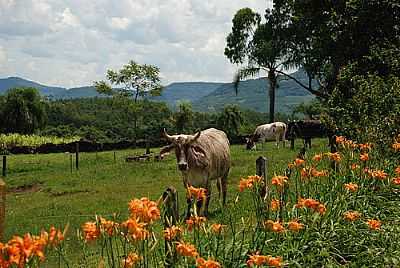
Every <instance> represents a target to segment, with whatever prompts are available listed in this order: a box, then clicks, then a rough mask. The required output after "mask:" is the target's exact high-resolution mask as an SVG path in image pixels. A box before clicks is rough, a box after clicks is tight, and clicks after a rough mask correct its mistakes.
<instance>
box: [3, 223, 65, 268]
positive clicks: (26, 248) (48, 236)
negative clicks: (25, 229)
mask: <svg viewBox="0 0 400 268" xmlns="http://www.w3.org/2000/svg"><path fill="white" fill-rule="evenodd" d="M65 232H66V229H65V230H64V233H62V232H61V231H60V230H58V229H56V228H55V227H51V228H50V231H49V233H47V232H46V231H42V232H41V234H40V236H33V235H31V234H29V233H27V234H25V235H24V237H20V236H14V237H13V238H12V239H11V240H10V241H8V242H7V243H6V244H3V243H0V267H14V266H13V265H16V267H25V264H26V263H29V262H30V261H31V260H32V259H33V258H35V257H37V258H39V261H44V259H45V255H44V251H45V249H46V247H47V246H56V245H58V244H59V243H61V242H62V241H63V240H64V235H65Z"/></svg>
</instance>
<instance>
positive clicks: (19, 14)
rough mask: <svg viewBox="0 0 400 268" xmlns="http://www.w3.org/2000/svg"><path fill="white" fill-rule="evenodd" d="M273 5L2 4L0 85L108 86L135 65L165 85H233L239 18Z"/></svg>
mask: <svg viewBox="0 0 400 268" xmlns="http://www.w3.org/2000/svg"><path fill="white" fill-rule="evenodd" d="M270 6H271V0H268V1H261V0H258V1H256V0H247V1H246V0H213V1H209V0H118V1H111V0H0V78H5V77H8V76H19V77H23V78H26V79H29V80H33V81H36V82H39V83H42V84H46V85H52V86H63V87H76V86H84V85H91V84H93V81H97V80H104V79H105V73H106V71H107V70H108V69H113V70H118V69H119V68H121V67H122V66H123V65H124V64H126V63H128V61H130V60H134V61H136V62H138V63H140V64H144V63H145V64H152V65H156V66H158V67H159V68H160V76H161V78H162V81H163V84H165V85H167V84H169V83H171V82H181V81H215V82H230V81H232V78H233V74H234V72H235V70H236V69H237V66H235V65H233V64H231V63H230V62H229V60H228V59H227V58H226V57H225V56H224V48H225V45H226V36H227V35H228V34H229V32H230V31H231V28H232V18H233V16H234V14H235V13H236V11H237V10H239V9H240V8H244V7H250V8H252V9H253V10H255V11H257V12H258V13H260V14H264V10H265V8H267V7H270Z"/></svg>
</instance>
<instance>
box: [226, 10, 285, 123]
mask: <svg viewBox="0 0 400 268" xmlns="http://www.w3.org/2000/svg"><path fill="white" fill-rule="evenodd" d="M281 8H283V6H282V5H281V4H280V3H279V2H275V3H274V7H273V9H267V10H266V12H265V21H262V20H261V16H260V15H259V14H258V13H256V12H254V11H252V10H251V9H250V8H243V9H240V10H239V11H237V13H236V14H235V16H234V18H233V20H232V23H233V26H232V32H231V33H229V35H228V37H227V39H226V41H227V44H226V48H225V56H227V57H228V59H229V60H230V61H231V62H232V63H236V64H245V67H244V68H242V69H240V70H239V71H238V73H237V75H236V78H235V80H236V81H235V85H236V90H237V85H238V83H239V81H240V80H241V79H244V78H246V77H249V76H254V75H257V74H258V73H260V71H264V72H265V73H266V74H267V78H268V82H269V102H270V103H269V121H270V122H274V119H275V116H274V115H275V91H276V89H277V87H278V72H277V71H278V70H280V71H281V70H284V69H285V68H286V67H288V66H287V61H286V54H287V46H286V44H287V42H286V41H285V39H286V35H287V34H288V32H287V24H286V23H285V22H286V17H285V16H284V12H283V10H282V9H281Z"/></svg>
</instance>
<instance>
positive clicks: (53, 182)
mask: <svg viewBox="0 0 400 268" xmlns="http://www.w3.org/2000/svg"><path fill="white" fill-rule="evenodd" d="M299 143H300V142H299V141H298V143H297V145H298V147H297V148H296V149H295V150H294V151H291V150H290V149H289V148H280V149H277V148H275V146H273V143H268V144H266V146H265V147H264V148H263V149H262V150H258V151H246V150H245V149H244V146H232V147H231V153H232V169H231V173H230V176H229V191H228V205H227V207H226V208H224V209H221V207H220V204H219V202H218V201H217V200H218V195H213V196H212V201H211V206H210V212H211V215H210V219H209V221H210V222H211V223H223V224H226V225H229V224H230V222H234V223H240V222H243V221H246V222H247V221H248V219H249V220H250V222H252V221H255V219H254V215H253V210H254V209H255V208H254V203H253V200H254V199H253V198H252V193H251V192H244V193H241V194H240V195H239V191H238V184H239V180H240V178H241V177H247V176H248V175H253V174H255V160H256V159H257V157H259V156H260V155H263V156H266V157H267V158H268V178H269V179H270V178H272V177H273V176H274V175H282V174H283V171H284V170H285V169H286V167H287V164H288V163H289V162H292V161H293V160H294V159H295V158H296V155H297V153H298V151H299V149H300V147H299V146H300V144H299ZM158 150H159V149H158V148H154V149H152V151H153V152H158ZM142 151H143V150H136V151H135V150H126V151H117V152H116V159H115V161H114V152H101V153H81V154H80V168H79V171H76V170H75V168H73V170H72V171H71V166H70V155H69V154H48V155H18V156H9V157H8V163H9V170H8V176H7V178H6V179H5V181H6V183H7V187H8V193H7V202H6V204H7V206H6V228H5V238H6V239H7V240H8V239H10V238H11V237H12V235H13V234H19V235H22V234H24V233H27V232H31V233H33V234H38V233H40V231H41V229H42V228H45V229H48V228H49V227H50V226H51V225H55V226H56V227H58V228H61V229H62V228H64V226H65V225H66V224H67V223H69V224H70V226H69V231H68V234H67V236H66V237H67V241H66V243H65V251H66V255H67V257H68V258H69V259H70V260H71V263H76V264H77V263H78V262H79V260H80V258H81V257H82V256H81V252H80V249H79V248H80V247H81V242H79V241H78V239H77V238H76V230H77V229H79V228H80V227H81V225H82V224H83V223H84V222H87V221H93V220H94V216H95V215H101V216H104V217H106V218H116V219H126V218H127V217H128V215H129V213H128V209H127V207H128V202H129V200H131V199H133V198H140V197H149V198H150V199H151V200H157V199H158V198H159V197H160V195H161V194H162V193H163V191H164V190H165V189H166V188H167V187H168V186H170V185H172V186H174V187H176V188H177V190H178V192H179V194H180V195H179V199H180V211H181V214H183V211H184V209H185V207H186V202H185V191H184V189H183V186H182V181H181V176H180V173H179V172H178V170H177V168H176V161H175V157H174V156H173V155H170V156H169V157H167V158H166V159H165V160H163V161H161V162H154V161H149V162H133V163H126V162H125V161H124V159H125V157H126V156H127V155H132V154H139V153H142ZM326 151H328V148H327V147H326V140H317V141H315V142H314V144H313V148H312V150H311V151H309V152H308V155H309V156H310V157H312V156H313V155H314V154H315V153H320V152H326ZM392 167H393V166H391V167H390V168H392ZM338 178H339V177H338ZM341 179H345V178H341ZM346 180H347V181H349V178H348V179H346ZM330 183H331V182H330ZM330 185H331V186H332V185H333V187H336V188H330V186H329V187H324V185H323V183H319V184H318V187H317V186H315V188H308V194H309V196H313V197H314V198H316V197H319V198H321V199H323V200H324V202H326V203H328V205H327V209H328V213H327V214H328V215H329V216H328V217H321V218H320V217H319V216H318V217H317V216H316V215H311V216H310V217H311V218H309V216H306V215H302V214H300V215H297V214H296V215H297V216H299V217H300V218H303V216H304V217H305V218H304V219H305V220H311V221H312V222H313V223H315V221H317V222H318V224H317V223H315V224H316V225H315V226H311V225H310V226H309V230H308V232H307V233H305V234H304V236H302V237H301V236H298V237H294V238H293V237H290V239H288V240H287V241H290V243H289V242H288V243H286V242H285V238H288V236H287V235H286V234H285V235H284V236H282V237H277V236H273V237H271V238H270V240H268V241H270V242H271V243H276V244H275V245H269V246H266V247H265V248H266V249H267V250H272V249H274V250H275V252H274V253H273V254H272V253H269V254H271V255H279V256H283V258H284V260H285V261H287V262H286V265H288V266H293V267H296V266H297V267H309V266H310V265H311V266H314V264H315V267H321V266H325V267H335V266H342V265H343V266H345V267H360V266H362V265H364V266H365V265H366V266H368V267H372V266H375V267H395V266H398V265H399V257H398V256H399V253H400V247H399V246H400V244H399V239H400V236H399V232H400V228H399V218H400V208H399V199H400V198H399V194H398V193H399V192H398V190H396V189H393V188H392V187H390V186H388V188H387V189H377V190H376V193H372V194H371V193H367V192H366V191H364V190H362V191H360V194H359V195H358V196H357V198H356V199H352V198H351V196H350V195H347V194H346V193H344V190H343V189H342V188H340V187H341V186H342V184H340V185H339V184H338V183H336V182H333V184H330ZM296 187H297V186H296ZM310 189H311V192H310ZM313 189H315V190H316V191H319V192H313ZM335 191H336V192H335ZM213 193H214V194H215V193H216V187H215V185H213ZM274 194H276V193H274ZM237 196H240V198H239V202H238V203H237V204H235V199H236V198H237ZM289 198H292V197H289ZM346 200H348V201H349V202H351V204H350V203H349V204H347V203H346V204H345V203H344V202H347V201H346ZM366 200H368V202H367V201H366ZM292 206H293V204H292ZM363 206H364V210H362V207H363ZM348 208H349V209H350V208H352V209H355V208H357V209H359V210H360V209H361V210H362V211H361V212H362V214H363V215H365V217H367V216H368V217H370V218H376V217H378V218H379V219H381V220H382V221H383V228H382V229H383V230H380V231H376V232H375V233H372V234H371V235H370V231H369V230H368V228H366V227H365V224H364V223H357V224H356V223H350V224H349V226H347V225H343V226H341V225H342V224H344V223H343V220H341V218H342V215H341V214H339V213H343V212H345V211H346V210H347V209H348ZM334 209H335V213H334V214H331V212H330V210H332V211H334ZM292 213H294V212H293V211H289V210H288V211H287V212H285V217H286V216H287V217H288V216H290V215H292ZM296 213H297V212H296ZM157 228H159V227H156V229H157ZM313 228H315V230H312V229H313ZM359 228H361V229H362V230H361V232H360V233H355V232H356V230H357V229H359ZM347 231H348V233H346V232H347ZM243 232H244V231H243ZM354 238H359V239H361V240H362V241H359V243H358V242H357V241H349V240H348V239H350V240H351V239H354ZM329 239H332V240H331V241H329ZM396 239H397V240H396ZM242 242H243V243H244V241H242ZM280 244H282V247H281V246H280ZM357 245H358V246H359V247H358V248H356V247H357ZM232 247H233V246H232ZM263 248H264V246H263ZM232 252H233V251H232ZM250 253H251V252H250V251H249V252H244V253H243V256H241V257H240V256H239V257H238V260H240V259H241V258H243V259H246V258H247V255H248V254H250ZM253 253H254V252H253ZM232 254H233V253H232ZM240 254H242V252H241V253H240ZM287 258H291V260H287ZM313 258H314V259H313ZM363 258H364V260H363ZM365 258H370V259H369V260H366V259H365ZM350 260H354V261H350ZM94 261H96V260H94ZM371 261H372V262H375V263H371ZM56 263H57V258H56V257H55V256H54V255H51V254H50V255H49V258H48V260H47V262H46V263H45V264H44V267H53V266H56ZM189 263H190V262H189ZM189 263H186V264H187V265H188V267H192V266H190V265H189ZM244 263H245V262H244ZM235 265H236V264H233V263H231V264H230V265H226V267H228V266H229V267H235ZM238 265H239V264H238ZM81 267H84V266H82V265H81ZM93 267H96V265H94V266H93ZM224 267H225V266H224Z"/></svg>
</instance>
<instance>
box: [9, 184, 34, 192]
mask: <svg viewBox="0 0 400 268" xmlns="http://www.w3.org/2000/svg"><path fill="white" fill-rule="evenodd" d="M41 186H42V185H41V184H40V183H35V184H24V185H21V186H17V187H10V188H9V189H8V192H9V193H34V192H38V191H40V189H41Z"/></svg>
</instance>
